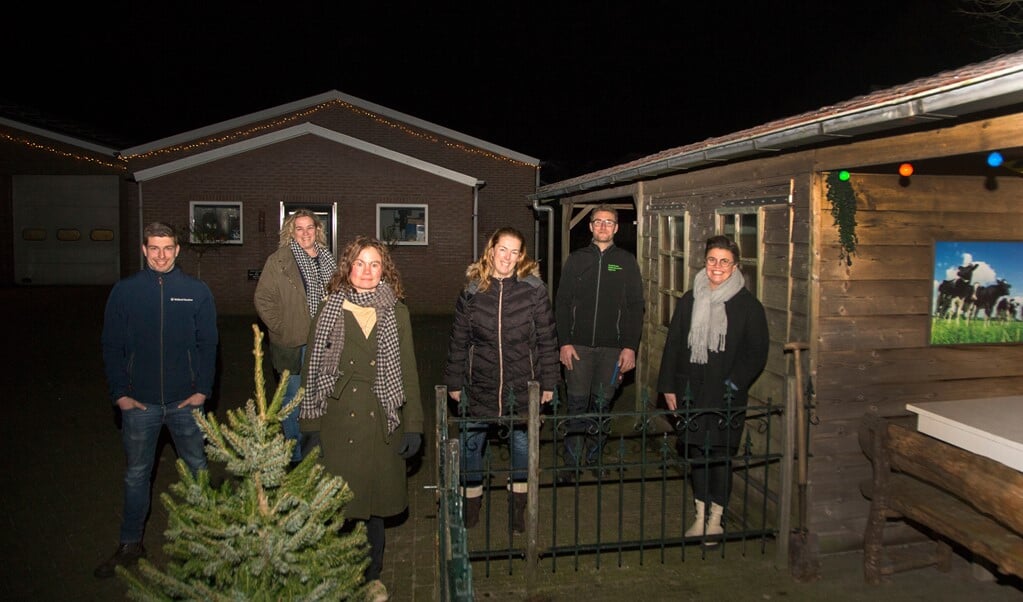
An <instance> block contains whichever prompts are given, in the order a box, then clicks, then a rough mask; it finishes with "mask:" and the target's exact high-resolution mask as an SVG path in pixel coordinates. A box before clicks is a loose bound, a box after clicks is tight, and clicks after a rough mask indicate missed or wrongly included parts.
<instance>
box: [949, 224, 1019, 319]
mask: <svg viewBox="0 0 1023 602" xmlns="http://www.w3.org/2000/svg"><path fill="white" fill-rule="evenodd" d="M971 263H976V264H978V265H977V269H976V270H975V271H974V272H973V277H972V279H971V284H974V285H981V286H987V285H990V284H993V283H994V282H995V280H996V279H1001V280H1005V281H1006V282H1008V283H1009V285H1010V286H1011V287H1012V288H1011V290H1010V291H1009V295H1008V296H1009V297H1011V298H1013V299H1015V300H1016V301H1017V303H1019V304H1020V306H1019V307H1017V309H1016V319H1023V242H1021V241H983V240H980V241H973V240H955V241H937V242H935V243H934V289H933V291H932V297H931V299H932V303H931V311H932V312H933V311H934V309H935V307H936V306H937V299H938V286H939V285H940V284H941V282H942V281H943V280H954V279H955V278H956V272H957V270H958V268H959V266H965V265H969V264H971Z"/></svg>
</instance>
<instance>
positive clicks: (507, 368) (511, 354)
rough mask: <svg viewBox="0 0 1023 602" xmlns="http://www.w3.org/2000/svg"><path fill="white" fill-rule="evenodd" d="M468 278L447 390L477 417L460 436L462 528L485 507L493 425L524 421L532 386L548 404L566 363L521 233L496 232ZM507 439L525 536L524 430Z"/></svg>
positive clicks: (513, 500) (517, 526)
mask: <svg viewBox="0 0 1023 602" xmlns="http://www.w3.org/2000/svg"><path fill="white" fill-rule="evenodd" d="M466 280H467V282H466V286H465V288H464V289H463V290H462V292H461V294H460V295H459V296H458V300H457V302H456V303H455V321H454V324H453V326H452V328H451V340H450V343H449V347H448V361H447V366H446V368H445V370H444V384H445V385H446V386H447V388H448V393H449V395H450V396H451V397H452V399H454V400H455V401H457V402H459V403H460V406H461V410H460V411H461V413H462V415H463V416H465V417H469V418H480V420H479V421H478V422H472V421H470V422H468V423H466V424H463V425H462V433H461V436H460V439H461V442H462V451H461V457H462V481H463V490H464V491H463V494H464V495H465V525H466V526H467V527H472V526H475V525H476V523H477V522H478V521H479V512H480V507H481V505H482V501H483V497H482V496H483V452H484V450H485V449H486V441H487V431H488V430H489V426H490V425H492V424H493V420H492V419H493V418H497V417H501V416H509V415H517V416H525V415H527V414H528V411H529V406H528V403H527V402H528V400H529V391H528V388H527V385H528V383H529V381H532V380H535V381H538V382H539V383H540V388H541V391H542V393H541V398H540V403H544V404H546V403H548V402H549V401H550V400H551V399H553V397H554V389H555V387H556V386H557V385H558V380H559V378H560V367H561V364H560V360H559V358H558V346H557V345H558V344H557V334H556V329H555V326H554V313H553V311H552V309H551V303H550V298H549V297H548V295H547V289H546V287H544V284H543V280H541V279H540V276H539V268H538V267H537V264H536V262H535V261H533V260H532V259H530V258H529V257H528V255H527V253H526V248H525V237H523V236H522V233H521V232H519V231H518V230H516V229H514V228H501V229H499V230H497V231H496V232H494V234H493V235H492V236H491V237H490V240H489V241H488V242H487V247H486V249H484V251H483V255H482V256H481V257H480V258H479V260H478V261H476V262H475V263H473V264H472V265H470V266H469V268H468V270H467V271H466ZM463 395H464V396H465V398H464V399H463V397H462V396H463ZM487 419H491V420H487ZM509 437H510V442H511V459H512V472H511V478H510V479H509V480H510V482H509V484H508V487H509V490H510V491H511V495H510V496H509V519H510V523H511V527H512V530H513V531H516V532H519V533H521V532H523V531H525V518H524V513H525V508H526V493H527V491H526V465H527V460H528V456H527V454H528V446H527V443H528V440H527V435H526V429H525V425H524V424H517V425H515V428H513V429H512V430H511V433H510V434H509Z"/></svg>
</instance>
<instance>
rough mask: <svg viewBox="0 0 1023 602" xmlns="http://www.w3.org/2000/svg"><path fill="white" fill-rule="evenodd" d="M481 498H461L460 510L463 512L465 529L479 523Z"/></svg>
mask: <svg viewBox="0 0 1023 602" xmlns="http://www.w3.org/2000/svg"><path fill="white" fill-rule="evenodd" d="M482 506H483V496H477V497H466V498H462V510H463V511H464V512H465V528H466V529H472V528H473V527H475V526H476V525H478V524H479V523H480V508H481V507H482Z"/></svg>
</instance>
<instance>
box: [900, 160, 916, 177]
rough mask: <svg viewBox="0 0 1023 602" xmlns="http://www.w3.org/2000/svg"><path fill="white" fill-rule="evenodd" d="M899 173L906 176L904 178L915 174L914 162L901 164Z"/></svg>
mask: <svg viewBox="0 0 1023 602" xmlns="http://www.w3.org/2000/svg"><path fill="white" fill-rule="evenodd" d="M899 175H900V176H902V177H904V178H908V177H909V176H911V175H913V164H912V163H903V164H902V165H900V166H899Z"/></svg>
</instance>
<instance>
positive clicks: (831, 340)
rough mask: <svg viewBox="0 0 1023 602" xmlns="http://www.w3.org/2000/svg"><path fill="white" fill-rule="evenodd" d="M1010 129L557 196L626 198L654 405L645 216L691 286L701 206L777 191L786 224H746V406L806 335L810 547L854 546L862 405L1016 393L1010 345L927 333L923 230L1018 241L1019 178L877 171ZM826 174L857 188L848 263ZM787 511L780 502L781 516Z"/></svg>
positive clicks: (1005, 144)
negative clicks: (756, 375) (813, 537)
mask: <svg viewBox="0 0 1023 602" xmlns="http://www.w3.org/2000/svg"><path fill="white" fill-rule="evenodd" d="M1021 139H1023V113H1020V114H1013V115H1007V116H1002V117H994V118H988V119H980V120H976V121H968V122H959V123H949V124H945V125H942V126H938V127H937V128H936V129H934V130H931V131H916V132H911V133H904V134H899V135H893V136H880V137H877V138H873V139H866V140H857V141H854V142H850V143H842V142H836V143H834V144H826V145H822V146H821V147H819V148H814V149H808V150H805V151H794V152H780V153H778V154H777V155H771V156H766V155H765V156H760V157H756V158H752V159H749V160H737V161H735V162H731V163H724V164H720V165H714V166H712V167H705V168H697V169H693V170H691V171H686V172H677V173H670V174H665V175H663V176H656V177H652V178H650V179H647V180H643V181H642V182H636V183H632V184H629V185H624V186H623V185H617V186H616V187H615V188H613V189H608V190H606V191H603V190H588V191H585V192H580V193H579V194H578V195H575V196H572V195H570V196H569V197H567V198H564V199H562V200H561V202H562V204H566V203H571V202H573V201H575V200H578V199H585V200H586V201H587V202H593V201H596V200H599V199H601V198H607V199H612V198H614V199H620V198H622V196H623V195H631V196H632V198H633V200H634V203H635V206H636V208H637V219H638V223H639V232H638V236H639V238H638V245H637V258H638V259H639V262H640V266H641V269H642V271H643V279H644V287H645V289H644V291H645V293H646V295H647V312H646V318H645V319H646V323H645V327H644V334H643V342H642V344H641V349H640V354H639V366H638V369H637V376H636V383H637V390H645V391H647V392H648V397H647V398H648V399H649V400H651V402H653V400H656V382H657V377H658V370H659V367H660V359H661V353H662V350H663V347H664V337H665V333H666V330H667V328H666V326H665V325H664V324H663V323H662V321H663V320H664V313H665V311H664V310H665V308H662V307H661V306H660V303H661V295H660V294H659V288H660V284H661V283H660V278H661V274H659V273H658V272H659V265H658V248H659V244H660V240H659V236H660V233H659V232H658V231H657V229H658V228H657V224H658V222H657V220H658V218H660V217H661V216H665V215H673V216H676V217H679V218H683V217H684V218H685V220H686V223H687V225H688V229H687V231H686V244H687V247H688V248H686V249H684V251H685V261H686V262H687V266H688V269H687V277H688V278H689V279H690V282H691V278H692V276H693V275H694V274H695V273H696V271H697V270H699V269H700V268H701V267H702V264H703V261H702V251H703V247H702V245H703V241H704V240H705V239H706V238H707V237H708V236H710V235H712V234H714V233H716V232H715V211H717V210H718V209H720V208H725V207H729V208H735V207H743V206H745V207H750V206H752V205H754V204H755V202H756V199H763V198H777V197H781V196H786V195H788V194H789V192H790V191H791V193H792V204H791V206H790V208H791V210H792V212H793V213H792V215H791V220H792V224H793V226H792V229H791V232H790V231H789V230H790V229H789V215H788V209H789V208H788V207H777V206H775V207H771V208H770V209H766V208H765V209H764V210H763V211H762V212H761V216H762V219H761V220H760V222H759V225H760V229H761V230H760V233H759V234H760V238H759V240H758V245H759V247H758V249H757V255H758V258H759V266H758V273H757V277H758V280H757V294H758V297H759V298H760V300H761V301H762V302H763V304H764V306H765V309H766V311H767V314H768V320H769V325H770V329H771V330H770V336H771V350H770V353H769V356H768V362H767V367H766V369H765V371H764V373H763V374H762V375H761V377H760V379H759V380H758V381H757V383H756V384H755V385H754V387H753V390H752V392H751V398H752V401H751V403H755V402H756V401H766V400H768V399H770V400H772V401H773V402H774V403H784V402H785V400H786V399H787V395H788V391H794V390H795V389H794V388H793V387H794V386H795V383H794V382H793V380H794V374H793V373H794V370H793V365H792V355H791V354H786V353H783V352H782V346H783V345H784V343H785V342H787V341H790V340H802V341H806V342H807V343H809V345H810V350H809V352H807V353H804V354H803V357H804V361H805V362H806V366H805V367H806V369H805V370H804V374H805V375H806V376H805V378H808V379H810V381H811V383H812V391H813V394H814V395H813V397H812V399H811V401H812V403H813V407H812V409H811V415H812V416H813V419H814V422H813V424H812V425H811V427H810V438H811V442H810V467H809V468H810V474H809V488H808V494H809V504H808V507H809V524H810V528H811V529H812V530H813V531H814V532H816V533H818V535H819V541H820V545H821V551H822V553H830V552H844V551H851V550H854V549H859V548H860V547H861V546H862V541H863V530H864V526H865V524H866V517H867V511H868V508H869V503H868V501H867V500H866V499H865V498H863V496H862V495H861V493H860V492H859V482H860V481H861V480H864V479H866V478H869V476H870V464H869V462H868V461H867V458H866V457H865V456H864V455H863V452H862V450H861V448H860V446H859V443H858V440H857V429H858V426H859V423H860V419H861V418H862V416H863V414H864V412H866V411H868V410H871V411H877V412H879V413H881V414H885V415H901V414H905V413H906V410H905V405H906V403H908V402H919V401H928V400H944V399H970V398H978V397H992V396H998V395H1010V394H1018V393H1019V392H1020V391H1021V390H1023V345H977V346H958V347H953V346H931V345H930V344H929V329H930V320H931V319H930V313H931V304H932V291H933V290H934V287H935V286H936V283H935V282H934V280H933V276H932V272H933V243H934V241H935V240H977V239H998V240H1012V239H1019V238H1020V236H1021V235H1020V233H1021V232H1023V200H1021V199H1023V180H1021V179H1019V178H1016V177H1014V176H1011V175H1004V176H1000V177H999V178H998V181H997V184H998V186H997V187H994V188H993V189H989V188H988V187H985V184H986V182H985V181H984V178H983V177H978V176H957V175H954V174H953V173H948V172H947V171H946V172H942V173H938V174H930V173H927V172H926V170H918V173H917V174H915V175H913V176H912V178H911V179H910V180H909V182H905V181H900V179H899V176H898V175H896V174H894V173H893V172H894V167H893V168H892V170H891V171H890V172H889V171H886V172H885V173H881V172H882V171H885V170H881V169H879V168H878V167H877V166H879V165H886V164H891V165H897V164H898V163H899V162H901V161H914V162H919V161H923V160H925V159H932V158H939V157H952V156H964V155H967V154H969V153H975V154H976V155H977V160H978V161H982V160H983V156H984V153H986V152H988V151H991V150H997V149H1003V148H1011V147H1015V146H1018V141H1019V140H1021ZM838 169H847V170H849V171H850V172H851V173H852V179H851V183H852V186H853V189H854V191H855V193H856V199H857V215H856V221H857V227H856V234H857V237H858V246H857V249H856V252H855V254H854V255H853V256H852V262H851V264H849V263H847V262H846V261H845V260H844V259H842V258H841V253H840V248H839V236H838V231H837V227H836V226H835V224H834V218H833V217H832V215H831V205H830V202H829V201H828V200H827V196H826V193H827V189H826V188H827V187H826V184H825V181H826V176H827V173H828V171H829V170H838ZM1003 173H1007V172H1004V171H1003ZM744 251H746V249H744ZM747 254H748V253H747ZM1013 293H1014V294H1016V293H1017V291H1015V290H1014V291H1013ZM769 432H770V433H771V437H772V439H771V440H770V441H766V440H764V439H763V435H762V433H760V432H753V433H751V435H752V437H753V440H754V442H755V445H760V446H763V445H768V444H769V445H771V449H773V450H780V449H783V447H784V446H786V445H790V444H791V443H790V442H787V441H784V440H783V439H784V436H785V428H784V425H783V424H771V425H770V430H769ZM779 473H780V471H775V472H774V473H773V476H772V477H771V478H772V479H773V480H772V481H771V482H769V483H768V484H767V487H768V488H769V489H770V490H771V491H770V495H769V496H768V498H769V500H770V504H769V506H770V505H772V504H776V503H777V500H778V498H779V492H780V491H781V490H782V487H781V483H779V482H777V481H778V479H780V474H779ZM796 506H797V505H796V504H795V500H793V507H792V508H791V512H790V516H794V513H795V512H796V510H797V507H796ZM774 511H775V509H774V508H769V512H774ZM793 524H795V523H793ZM889 533H890V534H891V536H892V537H893V538H894V539H895V540H897V541H902V540H904V539H905V540H909V539H911V538H912V537H913V536H914V535H915V536H916V537H919V534H918V533H916V532H915V531H914V530H913V529H911V528H909V527H906V528H892V529H891V530H890V531H889ZM781 535H782V536H785V535H786V534H781Z"/></svg>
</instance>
